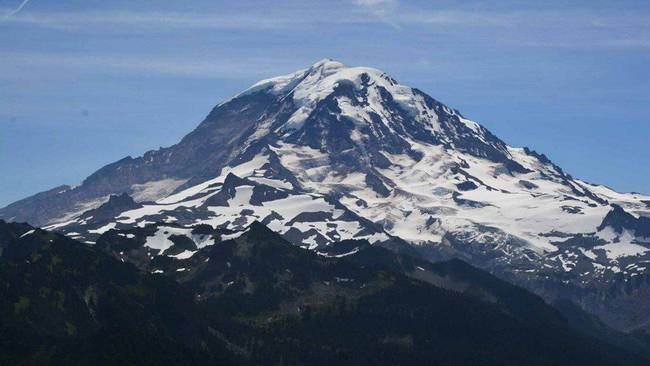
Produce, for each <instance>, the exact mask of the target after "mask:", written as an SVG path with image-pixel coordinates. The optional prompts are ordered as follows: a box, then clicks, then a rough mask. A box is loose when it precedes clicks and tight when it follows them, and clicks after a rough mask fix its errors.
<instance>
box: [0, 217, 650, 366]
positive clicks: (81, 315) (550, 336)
mask: <svg viewBox="0 0 650 366" xmlns="http://www.w3.org/2000/svg"><path fill="white" fill-rule="evenodd" d="M212 234H213V233H211V234H210V235H212ZM117 238H122V240H121V241H120V240H118V239H117ZM133 239H136V238H135V237H134V238H129V237H127V236H126V235H125V236H115V237H113V238H112V239H111V241H110V243H109V242H108V241H107V242H104V244H97V245H95V246H91V245H86V244H83V243H79V242H77V241H74V240H72V239H69V238H66V237H64V236H62V235H59V234H55V233H50V232H46V231H42V230H38V229H33V228H31V227H30V226H28V225H22V224H7V223H4V222H0V248H1V249H0V250H1V252H0V280H1V283H3V286H2V289H1V290H0V291H2V293H1V295H2V296H0V319H2V322H1V323H0V324H2V326H1V327H0V328H1V329H0V332H1V333H2V334H3V337H2V338H1V339H2V341H0V347H1V351H2V352H0V354H1V355H2V356H0V357H2V360H1V361H2V363H12V364H48V363H50V364H90V363H92V364H128V363H135V364H160V363H167V364H248V363H250V364H267V365H293V364H316V365H321V364H322V365H325V364H332V363H336V364H348V365H363V364H368V365H370V364H404V365H406V364H414V363H418V364H430V365H521V364H527V365H548V364H553V365H595V364H598V365H644V364H647V362H648V360H647V359H644V358H642V357H641V356H635V355H633V354H632V353H629V352H626V351H622V350H621V349H619V348H616V347H613V346H610V345H607V344H605V343H603V342H600V341H596V340H594V339H592V338H590V337H587V336H584V335H581V334H579V333H577V332H576V331H574V330H573V329H572V328H571V327H570V326H569V325H568V323H567V322H566V320H565V319H564V318H563V317H562V316H561V315H560V313H559V312H558V311H556V310H555V309H553V308H551V307H549V306H548V305H546V304H545V303H544V302H543V301H542V300H541V299H540V298H539V297H537V296H535V295H533V294H530V293H529V292H527V291H525V290H522V289H519V288H517V287H515V286H512V285H510V284H507V283H505V282H503V281H501V280H498V279H497V278H495V277H492V276H491V275H489V274H487V273H484V272H482V271H479V270H476V269H474V268H472V267H470V266H468V265H466V264H464V263H463V262H460V261H451V262H445V263H440V264H431V263H427V262H424V261H421V260H418V259H415V258H411V257H408V256H404V255H396V254H393V253H392V252H391V251H388V250H385V249H383V248H380V247H373V246H369V245H368V244H367V242H365V243H364V242H343V243H340V244H337V245H335V246H333V247H331V248H330V250H331V251H336V250H338V249H341V250H345V249H346V248H336V247H337V246H339V245H340V246H353V247H355V248H356V251H355V253H353V254H350V255H347V256H343V257H336V256H337V255H339V254H334V253H321V254H317V253H315V252H313V251H307V250H303V249H300V248H297V247H295V246H293V245H292V244H290V243H289V242H287V241H286V240H284V239H283V238H282V237H281V236H280V235H278V234H276V233H274V232H272V231H270V230H269V229H268V228H266V227H265V226H264V225H262V224H259V223H254V224H252V225H250V226H249V227H248V228H247V229H246V230H245V232H244V233H243V234H241V235H240V236H239V237H237V238H234V239H226V240H223V241H222V242H220V243H219V244H217V245H212V246H206V247H204V248H201V249H199V250H197V252H196V253H195V254H194V255H193V256H192V257H190V258H185V259H180V258H170V259H169V260H168V263H157V261H155V260H154V261H142V260H138V259H137V257H138V256H137V255H136V254H137V252H138V250H140V249H141V247H140V248H139V247H137V246H132V247H130V248H129V247H128V245H129V243H130V242H129V241H130V240H133ZM131 244H133V243H132V242H131ZM121 245H123V247H120V246H121ZM175 245H178V243H176V244H175ZM181 245H183V244H181ZM118 250H119V251H118ZM339 256H340V255H339ZM188 261H194V262H195V263H194V265H193V266H191V267H190V266H187V269H185V267H179V266H181V265H184V266H186V265H188V264H189V262H188ZM129 262H131V263H129ZM132 263H135V264H136V265H137V266H136V265H134V264H132ZM138 267H139V268H138ZM153 268H156V269H153ZM141 269H142V270H141ZM144 270H146V271H144ZM148 272H156V273H155V274H152V273H148ZM160 272H163V273H160Z"/></svg>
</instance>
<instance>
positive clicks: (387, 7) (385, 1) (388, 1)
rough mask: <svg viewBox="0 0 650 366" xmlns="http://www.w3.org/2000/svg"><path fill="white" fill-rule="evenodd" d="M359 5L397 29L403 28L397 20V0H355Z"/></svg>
mask: <svg viewBox="0 0 650 366" xmlns="http://www.w3.org/2000/svg"><path fill="white" fill-rule="evenodd" d="M354 3H355V4H357V5H358V6H360V7H362V8H364V9H366V10H367V11H368V12H369V13H370V14H372V15H373V16H374V17H376V18H377V19H378V20H380V21H381V22H383V23H385V24H388V25H389V26H391V27H393V28H395V29H401V27H400V25H399V24H398V22H397V21H396V17H395V15H396V10H397V6H398V5H399V4H398V2H397V0H354Z"/></svg>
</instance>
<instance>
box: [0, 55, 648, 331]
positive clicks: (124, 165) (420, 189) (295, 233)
mask: <svg viewBox="0 0 650 366" xmlns="http://www.w3.org/2000/svg"><path fill="white" fill-rule="evenodd" d="M125 193H126V194H128V195H129V196H130V198H129V197H125V196H121V195H123V194H125ZM111 197H112V198H111ZM118 197H119V199H118ZM89 210H93V211H92V212H88V211H89ZM100 213H101V214H100ZM647 216H650V197H649V196H643V195H641V194H622V193H617V192H614V191H613V190H611V189H609V188H607V187H604V186H601V185H595V184H590V183H587V182H584V181H582V180H579V179H575V178H573V177H572V176H570V175H569V174H567V173H565V172H564V171H563V170H562V169H561V168H560V167H558V166H557V165H555V164H554V163H553V162H551V161H550V160H549V159H548V158H547V157H546V156H545V155H543V154H539V153H536V152H534V151H531V150H530V149H527V148H517V147H512V146H509V145H507V144H506V143H505V142H503V141H502V140H500V139H499V138H497V137H496V136H494V135H493V134H492V133H490V132H489V131H488V130H487V129H486V128H484V127H483V126H481V125H479V124H477V123H476V122H473V121H470V120H469V119H467V118H465V117H464V116H463V115H462V114H461V113H460V112H458V111H456V110H454V109H452V108H450V107H448V106H446V105H444V104H442V103H441V102H439V101H437V100H435V99H433V98H432V97H430V96H428V95H427V94H425V93H423V92H422V91H420V90H418V89H415V88H411V87H408V86H405V85H401V84H399V83H398V82H397V81H396V80H395V79H393V78H391V77H390V76H388V75H387V74H386V73H384V72H382V71H380V70H377V69H373V68H368V67H347V66H345V65H344V64H342V63H340V62H338V61H334V60H330V59H325V60H321V61H319V62H317V63H315V64H314V65H312V66H310V67H308V68H306V69H303V70H299V71H296V72H293V73H291V74H288V75H284V76H279V77H275V78H271V79H267V80H262V81H260V82H258V83H256V84H254V85H253V86H252V87H250V88H249V89H247V90H245V91H244V92H242V93H240V94H238V95H237V96H235V97H233V98H231V99H229V100H227V101H225V102H223V103H221V104H219V105H218V106H216V107H215V108H214V109H213V110H212V111H211V112H210V113H209V114H208V116H207V117H206V119H205V120H204V121H203V122H201V124H200V125H199V126H198V127H197V128H196V129H195V130H194V131H192V132H191V133H189V134H188V135H187V136H185V137H184V138H183V139H182V140H181V141H180V142H179V143H178V144H176V145H174V146H171V147H169V148H163V149H160V150H157V151H150V152H147V153H145V154H144V155H143V156H142V157H138V158H131V157H127V158H125V159H122V160H120V161H118V162H115V163H113V164H110V165H107V166H105V167H103V168H102V169H100V170H98V171H97V172H95V173H94V174H92V175H91V176H89V177H88V178H87V179H86V180H84V182H83V183H82V184H81V185H79V186H77V187H74V188H72V187H68V186H63V187H58V188H56V189H53V190H50V191H47V192H43V193H39V194H37V195H35V196H32V197H30V198H26V199H24V200H22V201H19V202H16V203H14V204H12V205H9V206H7V207H5V208H3V209H1V210H0V218H3V219H7V220H13V221H28V222H30V223H32V224H34V225H48V227H49V228H51V229H55V230H59V231H61V232H63V233H67V235H69V236H72V237H74V238H78V239H82V240H84V241H88V242H95V241H97V240H98V238H100V237H102V236H103V235H108V234H110V233H113V234H116V233H121V234H123V235H129V234H131V235H135V234H136V233H133V232H132V231H134V230H135V231H138V230H140V231H142V232H140V231H138V233H137V234H138V235H141V236H143V237H144V238H145V239H143V240H141V241H139V242H138V243H137V245H140V246H143V247H145V248H150V249H155V250H156V253H155V254H156V255H158V256H163V257H170V256H172V257H174V258H177V257H178V256H181V257H186V258H187V256H190V257H191V255H192V253H193V252H194V251H195V250H196V249H197V248H200V247H202V246H206V245H212V244H214V242H213V241H212V240H211V239H210V240H208V239H205V237H204V236H202V235H201V234H200V231H201V230H198V229H197V228H200V227H203V226H204V225H209V226H210V227H212V228H216V229H219V230H222V234H221V235H223V236H224V238H229V237H233V236H237V235H241V233H242V232H244V231H245V230H247V228H248V226H249V225H250V224H251V223H253V222H254V221H260V222H262V223H264V224H265V225H267V226H268V227H269V228H271V229H272V230H274V231H276V232H278V233H280V234H282V235H283V236H284V237H285V238H286V239H287V240H289V241H290V242H292V243H294V244H296V245H299V246H302V247H305V248H309V249H311V250H315V251H317V252H319V253H321V254H322V255H328V254H326V253H327V248H328V246H330V245H331V244H332V243H336V242H340V241H345V240H349V239H366V240H368V241H369V242H371V243H373V244H377V245H385V246H390V247H393V248H400V250H409V251H413V252H417V253H419V255H422V256H423V257H425V258H427V259H432V260H434V259H446V258H450V257H461V258H464V259H465V260H467V261H469V262H471V263H472V264H474V265H476V266H479V267H481V268H485V269H488V270H490V271H492V272H493V273H495V274H497V275H499V276H502V277H505V278H508V279H511V280H513V281H514V282H516V283H519V284H523V285H525V286H527V287H528V288H530V289H532V290H534V291H536V292H537V293H539V294H541V295H543V296H545V297H546V298H547V299H551V300H553V299H558V298H564V297H568V298H570V299H572V300H575V301H576V302H577V303H580V304H582V305H583V307H584V308H586V309H587V310H589V311H592V312H594V313H597V314H598V315H600V316H601V317H602V318H603V319H604V320H605V321H607V322H608V323H609V324H610V325H614V326H616V327H618V328H621V329H626V330H629V329H633V328H635V327H637V326H638V325H639V324H640V322H638V319H639V317H641V318H643V319H644V320H648V321H650V317H648V314H650V311H648V310H650V302H647V301H646V302H645V303H644V305H643V306H638V301H637V300H638V299H639V298H641V297H642V296H643V295H642V294H643V293H644V291H647V290H648V285H647V283H650V282H648V281H646V280H645V278H647V274H648V268H647V263H649V262H648V260H650V250H649V248H650V238H648V237H646V235H647V232H648V228H646V227H644V225H646V223H647V220H646V219H645V217H647ZM612 223H613V224H612ZM197 230H198V231H197ZM179 237H185V238H187V239H188V240H189V241H190V242H192V243H193V245H190V244H189V242H188V244H187V245H186V246H184V247H183V248H185V249H183V250H182V251H181V250H180V249H179V250H174V247H175V245H176V244H177V242H178V241H179V240H180V239H179ZM351 250H353V248H351ZM338 255H345V253H343V254H338ZM623 289H625V291H623ZM604 297H608V301H607V302H605V303H603V301H602V299H603V298H604ZM621 314H623V315H621ZM641 323H642V322H641ZM641 326H642V327H644V326H647V324H642V325H641Z"/></svg>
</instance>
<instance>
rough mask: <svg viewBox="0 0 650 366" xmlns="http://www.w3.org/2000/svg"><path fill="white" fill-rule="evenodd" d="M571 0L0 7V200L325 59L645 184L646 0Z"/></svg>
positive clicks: (73, 179) (554, 154)
mask: <svg viewBox="0 0 650 366" xmlns="http://www.w3.org/2000/svg"><path fill="white" fill-rule="evenodd" d="M567 3H569V2H565V1H545V2H539V1H507V0H505V1H498V2H491V1H471V0H470V1H462V2H461V1H433V0H432V1H398V0H341V1H321V2H316V1H283V2H271V1H269V2H261V1H239V2H237V4H234V2H226V1H223V2H220V1H182V2H181V1H162V0H157V1H120V0H115V1H110V2H108V1H94V0H84V1H75V0H71V1H62V0H56V1H54V0H31V1H25V0H0V172H2V174H1V175H0V176H2V178H0V206H2V205H5V204H8V203H10V202H12V201H14V200H16V199H19V198H22V197H25V196H28V195H30V194H33V193H36V192H38V191H42V190H45V189H48V188H51V187H53V186H56V185H59V184H75V183H78V182H80V181H81V180H82V179H83V178H84V177H85V176H87V175H88V174H90V173H92V172H93V171H94V170H96V169H98V168H99V167H101V166H103V165H104V164H107V163H110V162H112V161H115V160H117V159H120V158H122V157H124V156H126V155H132V156H137V155H140V154H142V153H143V152H145V151H146V150H149V149H154V148H158V147H160V146H168V145H170V144H173V143H175V142H177V141H178V140H179V139H180V138H181V137H182V136H183V135H184V134H185V133H187V132H189V131H190V130H192V129H193V128H194V127H195V126H196V125H197V124H198V123H199V122H200V121H201V119H202V118H203V117H204V116H205V115H206V114H207V113H208V112H209V111H210V109H211V108H212V107H213V106H214V105H215V104H217V103H218V102H219V101H221V100H223V99H225V98H227V97H229V96H231V95H233V94H236V93H237V92H239V91H241V90H243V89H245V88H246V87H248V86H249V85H250V84H252V83H253V82H255V81H256V80H258V79H262V78H267V77H270V76H274V75H278V74H282V73H287V72H290V71H294V70H296V69H299V68H304V67H306V66H308V65H310V64H312V63H314V62H315V61H317V60H319V59H322V58H325V57H330V58H335V59H338V60H340V61H342V62H344V63H346V64H348V65H365V66H373V67H377V68H380V69H382V70H384V71H386V72H387V73H389V74H390V75H391V76H393V77H394V78H396V79H397V80H399V81H400V82H402V83H405V84H407V85H410V86H414V87H417V88H419V89H422V90H424V91H425V92H427V93H428V94H430V95H431V96H433V97H434V98H436V99H439V100H441V101H443V102H445V103H447V104H448V105H450V106H452V107H454V108H457V109H459V110H461V112H463V114H465V115H466V116H467V117H468V118H471V119H473V120H476V121H478V122H480V123H482V124H483V125H485V126H486V127H488V128H489V129H491V130H492V131H493V132H494V133H495V134H496V135H498V136H500V137H501V138H502V139H504V140H505V141H507V142H508V143H510V144H512V145H516V146H529V147H531V148H533V149H535V150H538V151H540V152H544V153H546V154H547V155H549V156H550V157H551V158H552V159H553V160H554V161H555V162H557V163H558V164H559V165H560V166H562V167H563V168H564V169H565V170H566V171H568V172H570V173H571V174H573V175H574V176H576V177H580V178H583V179H586V180H589V181H593V182H598V183H604V184H607V185H609V186H611V187H613V188H615V189H618V190H623V191H640V192H645V193H650V164H648V160H649V159H648V157H649V156H650V153H649V152H648V151H649V149H648V141H650V83H649V82H648V81H650V67H649V66H648V65H650V2H648V1H600V0H590V1H579V0H578V1H571V2H570V4H567Z"/></svg>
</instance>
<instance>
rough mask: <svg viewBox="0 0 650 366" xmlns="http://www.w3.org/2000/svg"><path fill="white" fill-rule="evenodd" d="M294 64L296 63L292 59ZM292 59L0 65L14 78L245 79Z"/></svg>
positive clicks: (27, 56)
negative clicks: (44, 71)
mask: <svg viewBox="0 0 650 366" xmlns="http://www.w3.org/2000/svg"><path fill="white" fill-rule="evenodd" d="M293 61H294V62H295V60H293ZM291 63H292V62H291V60H286V59H276V60H274V62H273V63H269V60H267V59H260V60H251V59H247V60H246V62H242V60H231V61H228V60H214V59H210V60H207V59H198V60H197V59H196V58H189V57H188V58H178V57H171V56H169V55H167V56H165V55H151V54H143V55H133V54H130V55H126V56H124V55H121V56H116V55H79V54H56V53H38V52H24V53H20V52H18V53H5V54H3V57H2V59H1V60H0V66H2V68H3V69H6V70H13V71H14V72H10V73H7V76H12V77H15V76H16V75H19V73H20V72H21V71H22V72H28V71H30V70H33V69H34V68H54V69H74V70H78V71H79V70H82V71H85V72H90V73H93V72H97V73H102V74H106V73H111V74H136V75H142V74H155V75H166V76H181V77H199V78H208V79H234V78H242V77H264V76H268V75H275V74H280V73H284V72H288V71H291V70H287V65H290V64H291Z"/></svg>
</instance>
